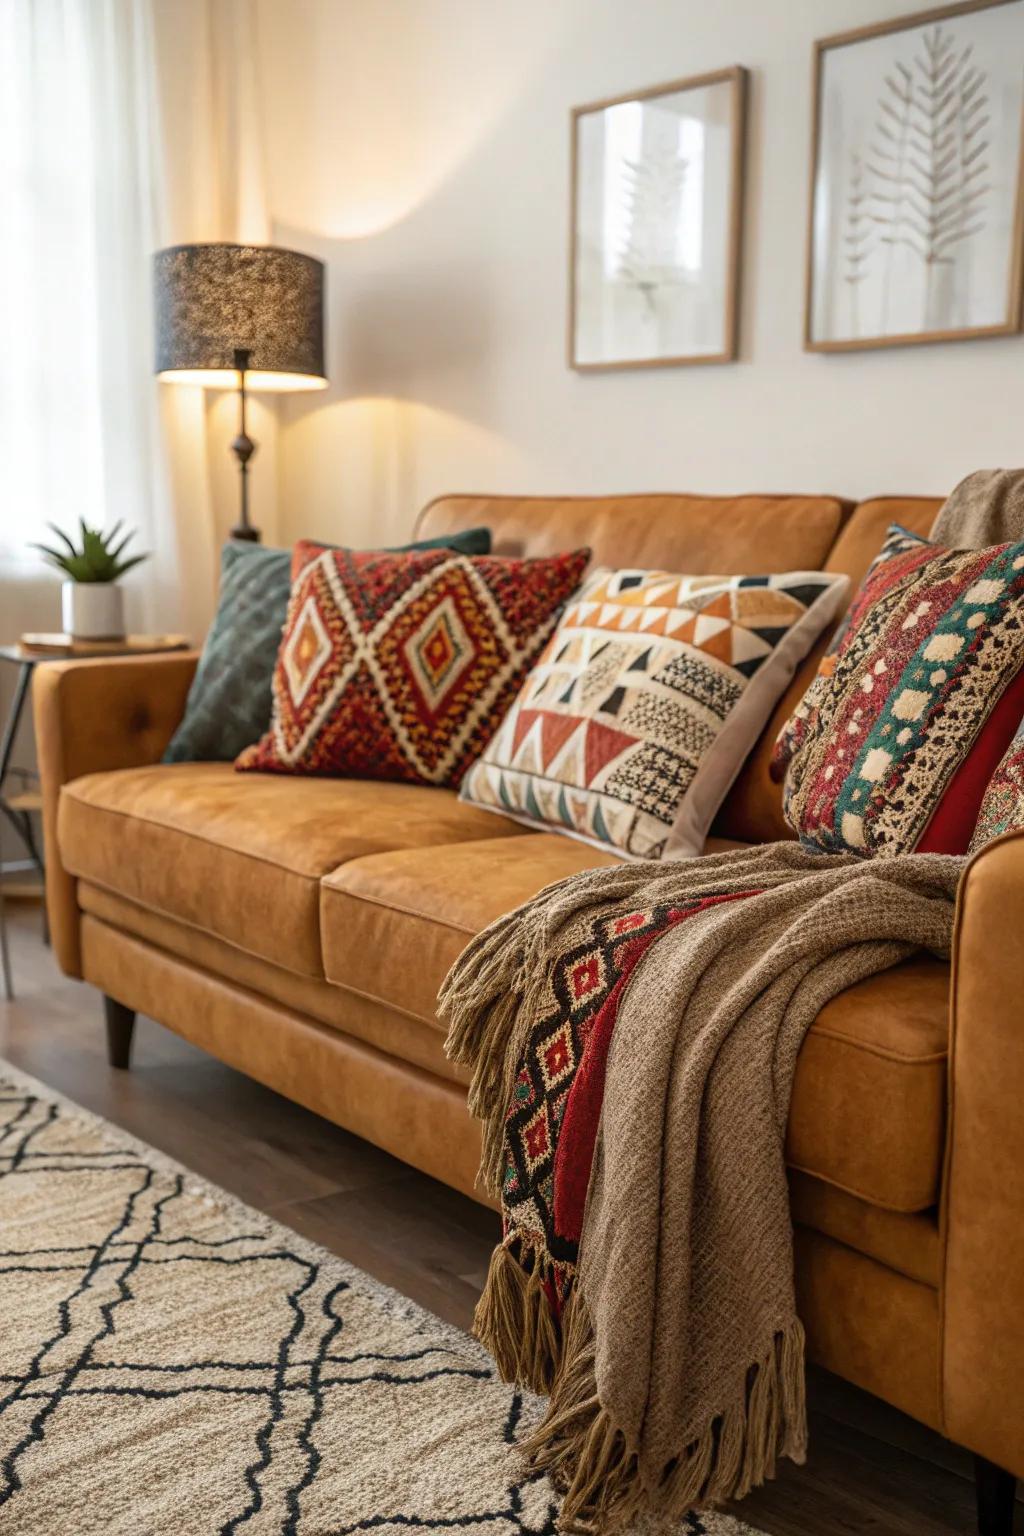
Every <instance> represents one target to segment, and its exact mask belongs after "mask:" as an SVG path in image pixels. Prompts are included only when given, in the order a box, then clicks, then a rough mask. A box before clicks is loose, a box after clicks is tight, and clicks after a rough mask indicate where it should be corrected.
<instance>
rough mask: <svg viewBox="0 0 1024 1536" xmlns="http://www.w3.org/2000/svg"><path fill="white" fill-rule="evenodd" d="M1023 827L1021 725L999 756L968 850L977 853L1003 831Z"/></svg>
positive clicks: (1023, 737)
mask: <svg viewBox="0 0 1024 1536" xmlns="http://www.w3.org/2000/svg"><path fill="white" fill-rule="evenodd" d="M1022 827H1024V724H1022V725H1021V726H1020V727H1019V728H1018V730H1017V734H1016V736H1015V737H1014V738H1013V740H1012V741H1011V742H1010V745H1009V746H1008V747H1007V749H1006V751H1005V752H1004V753H1003V756H1002V757H1001V758H1000V760H999V763H998V765H997V767H996V771H995V773H994V774H993V775H992V777H991V779H989V782H988V788H987V789H986V791H985V797H984V799H983V800H982V802H981V810H980V811H979V812H978V824H977V826H976V827H975V829H974V836H973V837H972V838H971V845H970V847H969V848H968V850H967V852H968V853H977V851H978V849H979V848H983V847H984V846H985V844H986V843H990V842H991V841H992V839H993V838H994V837H1002V835H1003V833H1004V832H1019V831H1020V830H1021V828H1022Z"/></svg>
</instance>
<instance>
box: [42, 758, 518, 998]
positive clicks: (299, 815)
mask: <svg viewBox="0 0 1024 1536" xmlns="http://www.w3.org/2000/svg"><path fill="white" fill-rule="evenodd" d="M503 826H504V824H503V823H502V822H499V821H498V819H497V818H496V817H495V816H492V815H490V814H489V813H488V812H487V811H479V810H474V808H473V807H472V806H468V805H462V804H460V802H459V800H458V799H457V797H456V795H455V793H454V791H452V790H446V789H434V788H431V787H428V786H426V785H416V784H375V783H369V782H365V781H361V780H355V779H307V780H303V782H302V783H301V784H298V785H297V784H296V783H295V781H294V780H291V779H286V778H277V777H273V776H270V775H264V774H240V773H235V771H234V769H233V768H232V767H231V765H230V763H178V764H158V765H157V766H155V767H147V768H128V769H121V770H119V771H118V772H116V773H97V774H90V775H88V776H87V777H85V778H81V779H75V780H73V781H72V782H71V783H70V784H67V785H65V787H64V789H63V790H62V792H61V800H60V811H59V818H58V838H59V842H60V851H61V859H62V861H63V863H64V866H65V868H66V869H67V870H69V871H70V873H71V874H73V875H77V876H79V877H80V878H84V879H86V880H89V881H90V882H92V883H93V884H94V885H98V886H102V887H104V888H105V889H106V890H109V891H114V892H116V893H117V894H118V895H120V896H125V897H127V898H128V899H129V900H131V901H134V902H138V903H140V904H141V905H143V906H145V907H149V908H151V909H152V910H153V911H155V912H161V913H164V914H166V915H167V916H169V917H173V918H175V919H177V920H178V921H179V922H183V923H190V924H192V925H193V926H195V927H197V928H201V929H203V930H205V931H207V932H209V933H212V934H215V935H216V936H217V937H218V938H220V939H224V940H226V941H227V942H228V943H230V944H235V945H237V946H238V947H239V948H240V949H243V950H245V951H246V952H247V953H249V954H252V955H258V956H259V957H260V958H261V959H264V960H269V961H271V962H272V963H273V964H275V965H279V966H283V967H285V969H287V970H290V971H294V972H296V973H297V974H299V975H303V976H323V964H322V961H321V943H320V926H319V909H320V880H321V878H322V877H323V876H324V875H325V874H327V873H328V872H329V871H330V870H334V869H336V868H337V867H338V866H339V865H340V864H343V863H345V862H346V860H348V859H361V858H365V857H366V856H367V855H374V854H375V855H379V854H381V853H384V852H386V851H389V850H392V849H406V850H409V849H412V848H427V847H429V846H430V845H431V844H434V843H446V842H457V841H459V840H477V839H479V838H481V837H488V838H491V839H497V841H498V842H500V840H501V838H500V833H501V831H502V829H503ZM508 830H509V834H510V836H514V837H515V838H516V840H517V841H521V840H522V839H523V831H522V828H521V827H516V826H514V825H513V824H512V823H511V822H510V823H509V824H508Z"/></svg>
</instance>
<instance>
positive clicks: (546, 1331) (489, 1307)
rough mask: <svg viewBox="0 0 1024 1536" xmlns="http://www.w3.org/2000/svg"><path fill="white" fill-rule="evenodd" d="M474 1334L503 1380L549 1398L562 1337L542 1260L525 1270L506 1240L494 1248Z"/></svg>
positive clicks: (477, 1311)
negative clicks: (488, 1353) (547, 1289)
mask: <svg viewBox="0 0 1024 1536" xmlns="http://www.w3.org/2000/svg"><path fill="white" fill-rule="evenodd" d="M473 1332H474V1333H475V1334H476V1336H477V1338H478V1339H479V1340H480V1342H481V1344H483V1345H484V1346H485V1347H486V1348H487V1349H489V1350H490V1352H491V1354H492V1355H493V1356H494V1361H495V1364H496V1365H497V1367H498V1370H499V1371H500V1372H501V1376H502V1379H503V1380H504V1381H508V1382H512V1383H513V1384H515V1385H517V1386H524V1387H529V1389H530V1391H531V1392H536V1393H537V1395H538V1396H539V1397H546V1396H547V1394H548V1393H549V1392H550V1391H551V1388H552V1386H553V1384H554V1380H555V1372H556V1370H557V1368H558V1361H559V1358H560V1356H561V1340H560V1337H559V1327H558V1323H557V1322H556V1320H555V1317H554V1314H553V1313H552V1311H551V1302H550V1300H549V1298H548V1294H547V1292H546V1291H545V1289H544V1274H543V1271H542V1267H541V1264H540V1261H539V1260H538V1259H536V1258H535V1259H534V1261H533V1267H532V1268H531V1269H530V1270H529V1272H527V1270H525V1269H524V1268H523V1266H522V1264H521V1263H520V1261H519V1260H518V1259H517V1258H515V1257H514V1256H513V1255H512V1254H511V1253H510V1252H509V1250H508V1248H507V1247H506V1246H505V1245H504V1244H501V1245H500V1246H499V1247H497V1248H495V1250H494V1252H493V1253H492V1255H491V1263H490V1267H489V1269H488V1271H487V1283H486V1285H485V1286H484V1289H483V1294H482V1295H481V1297H480V1300H479V1301H478V1302H477V1306H476V1312H475V1313H474V1316H473Z"/></svg>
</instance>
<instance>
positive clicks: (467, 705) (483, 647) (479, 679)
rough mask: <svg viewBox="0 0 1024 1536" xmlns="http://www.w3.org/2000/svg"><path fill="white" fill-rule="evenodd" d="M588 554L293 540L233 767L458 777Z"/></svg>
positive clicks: (504, 705) (430, 780) (443, 780)
mask: <svg viewBox="0 0 1024 1536" xmlns="http://www.w3.org/2000/svg"><path fill="white" fill-rule="evenodd" d="M589 558H590V552H589V550H586V549H578V550H575V551H573V552H572V553H570V554H564V555H551V556H549V557H547V558H543V559H536V560H512V559H503V558H500V557H498V556H497V555H478V556H469V555H456V554H452V553H451V552H450V551H445V550H429V551H410V552H408V553H403V554H389V553H386V552H384V551H379V550H378V551H356V550H347V549H332V548H329V547H325V546H323V545H320V544H312V543H308V542H307V543H301V544H297V545H296V546H295V552H294V555H293V557H292V588H291V596H290V598H289V601H288V617H287V620H286V622H285V628H284V634H283V636H282V639H281V649H280V651H279V652H278V657H277V664H276V666H275V668H274V683H273V700H274V702H273V713H272V715H271V720H270V728H269V730H268V731H267V732H266V733H265V734H264V736H263V737H262V738H261V739H260V741H258V742H257V743H256V744H255V746H251V747H248V748H247V749H246V750H245V751H244V752H243V753H242V754H241V755H240V756H239V757H238V758H237V760H236V763H235V766H236V767H237V768H239V769H242V770H253V769H261V770H263V771H265V772H269V773H295V774H327V775H331V774H334V775H339V776H344V777H348V778H362V779H392V780H399V781H405V782H408V783H426V784H449V785H456V784H458V783H459V781H460V779H461V778H462V775H463V774H464V773H465V771H466V769H467V768H468V767H469V765H470V763H472V762H473V761H474V759H475V758H476V757H477V756H478V755H479V753H480V752H481V751H482V750H483V748H484V746H485V745H486V744H487V742H488V741H489V739H490V738H491V736H492V735H493V734H494V731H495V730H496V729H497V727H498V725H499V723H500V722H501V720H502V718H503V716H504V714H505V711H506V710H507V709H508V706H509V704H510V703H511V702H512V700H513V699H514V698H515V696H516V693H517V691H518V689H519V687H520V685H521V684H522V681H523V678H524V677H525V676H526V673H527V672H528V670H529V668H530V665H531V664H532V662H533V661H534V660H535V658H536V656H537V654H538V652H539V651H540V650H541V648H542V646H543V645H544V642H545V640H546V639H547V638H548V636H549V635H550V633H551V631H552V629H553V628H554V626H555V624H556V622H557V620H558V616H559V614H560V612H561V610H562V608H563V606H564V605H565V603H566V602H567V600H568V599H569V598H570V597H571V596H572V594H573V592H574V591H575V590H576V588H577V586H578V585H579V582H580V578H581V576H582V575H583V572H584V570H585V569H586V565H587V561H588V559H589Z"/></svg>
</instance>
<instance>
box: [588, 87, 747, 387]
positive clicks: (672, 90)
mask: <svg viewBox="0 0 1024 1536" xmlns="http://www.w3.org/2000/svg"><path fill="white" fill-rule="evenodd" d="M748 82H749V75H748V71H747V70H746V69H745V68H743V67H742V66H741V65H733V66H730V67H728V68H725V69H718V70H711V71H709V72H707V73H705V74H700V75H693V76H689V77H687V78H686V79H681V80H671V81H668V82H666V83H665V84H663V85H654V86H649V87H647V88H646V89H644V90H640V91H628V92H625V93H623V94H622V95H618V96H609V97H605V98H604V99H602V100H600V101H592V102H587V103H586V104H585V105H583V106H579V107H573V108H572V110H571V112H570V193H569V195H570V217H569V277H568V317H567V319H568V324H567V335H566V361H567V363H568V366H569V367H570V368H572V369H574V370H575V371H576V372H579V373H607V372H615V371H619V370H624V369H636V368H674V367H681V366H684V365H689V364H695V363H726V362H732V361H734V360H735V358H736V357H737V355H738V347H739V315H740V275H741V264H742V242H743V210H744V201H745V190H746V188H745V181H746V129H747V98H748V94H749V84H748ZM716 86H726V87H728V89H729V109H728V134H729V145H728V154H727V165H728V182H729V185H728V188H727V190H726V193H725V197H724V207H723V208H722V209H721V210H720V217H721V219H722V223H723V225H724V230H723V234H724V259H723V263H722V270H721V280H720V285H719V286H720V291H721V344H720V345H718V346H714V347H713V348H711V349H708V350H685V349H683V350H673V351H671V352H670V353H667V354H665V355H657V354H655V355H650V356H630V357H614V358H594V357H587V356H581V355H580V352H581V349H580V345H579V341H580V337H579V330H580V325H579V310H580V300H581V290H582V288H583V286H584V285H583V283H582V282H581V278H580V270H579V268H580V234H581V219H580V209H579V204H580V194H581V181H582V167H581V150H580V136H581V129H582V126H583V124H584V121H585V119H587V118H588V117H592V116H595V115H597V114H603V113H606V112H608V111H609V109H612V108H616V107H623V106H627V105H629V104H632V103H636V104H638V105H639V104H643V103H647V102H651V101H655V100H657V99H658V98H659V97H666V96H678V95H681V94H685V93H688V92H699V91H704V90H707V89H709V88H713V87H716ZM638 286H640V285H638ZM648 286H651V285H648ZM648 302H650V300H648Z"/></svg>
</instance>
